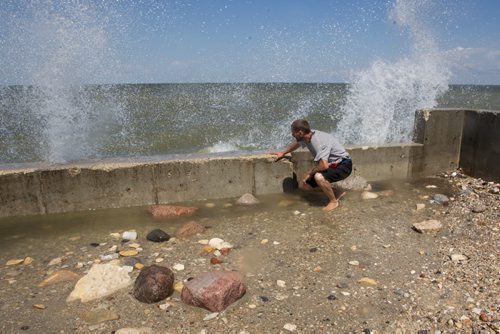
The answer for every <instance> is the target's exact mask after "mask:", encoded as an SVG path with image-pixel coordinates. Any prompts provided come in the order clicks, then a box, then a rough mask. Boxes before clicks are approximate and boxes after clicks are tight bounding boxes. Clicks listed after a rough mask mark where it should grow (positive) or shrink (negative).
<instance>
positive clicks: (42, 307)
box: [33, 304, 47, 310]
mask: <svg viewBox="0 0 500 334" xmlns="http://www.w3.org/2000/svg"><path fill="white" fill-rule="evenodd" d="M33 308H36V309H38V310H45V309H46V308H47V306H45V305H43V304H33Z"/></svg>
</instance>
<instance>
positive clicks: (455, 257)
mask: <svg viewBox="0 0 500 334" xmlns="http://www.w3.org/2000/svg"><path fill="white" fill-rule="evenodd" d="M450 258H451V260H452V261H455V262H459V261H467V260H468V259H469V258H468V257H467V256H465V255H463V254H452V255H450Z"/></svg>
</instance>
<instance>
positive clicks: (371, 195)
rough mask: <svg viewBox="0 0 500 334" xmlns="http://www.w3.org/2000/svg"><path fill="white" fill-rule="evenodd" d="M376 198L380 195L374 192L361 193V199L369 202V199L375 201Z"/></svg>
mask: <svg viewBox="0 0 500 334" xmlns="http://www.w3.org/2000/svg"><path fill="white" fill-rule="evenodd" d="M375 198H378V195H377V194H376V193H374V192H371V191H363V192H362V193H361V199H364V200H368V199H375Z"/></svg>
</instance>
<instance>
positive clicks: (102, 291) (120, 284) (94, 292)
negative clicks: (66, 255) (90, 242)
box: [66, 263, 132, 303]
mask: <svg viewBox="0 0 500 334" xmlns="http://www.w3.org/2000/svg"><path fill="white" fill-rule="evenodd" d="M130 284H132V280H131V279H130V277H129V276H128V273H127V272H126V271H125V270H124V269H122V268H121V267H119V266H118V265H115V264H111V263H105V264H94V265H93V266H92V268H90V270H89V272H88V274H87V275H85V276H84V277H82V278H80V280H79V281H78V282H77V283H76V286H75V288H74V290H73V291H72V292H71V294H70V295H69V296H68V298H67V299H66V301H67V302H71V301H74V300H77V299H80V300H81V301H82V303H85V302H88V301H91V300H94V299H99V298H102V297H106V296H109V295H111V294H113V293H114V292H116V291H118V290H120V289H123V288H126V287H127V286H129V285H130Z"/></svg>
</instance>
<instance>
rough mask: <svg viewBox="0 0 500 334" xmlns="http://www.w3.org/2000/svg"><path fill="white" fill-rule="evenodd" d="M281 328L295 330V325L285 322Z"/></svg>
mask: <svg viewBox="0 0 500 334" xmlns="http://www.w3.org/2000/svg"><path fill="white" fill-rule="evenodd" d="M283 328H284V329H286V330H287V331H289V332H295V331H296V330H297V325H294V324H285V326H283Z"/></svg>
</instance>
